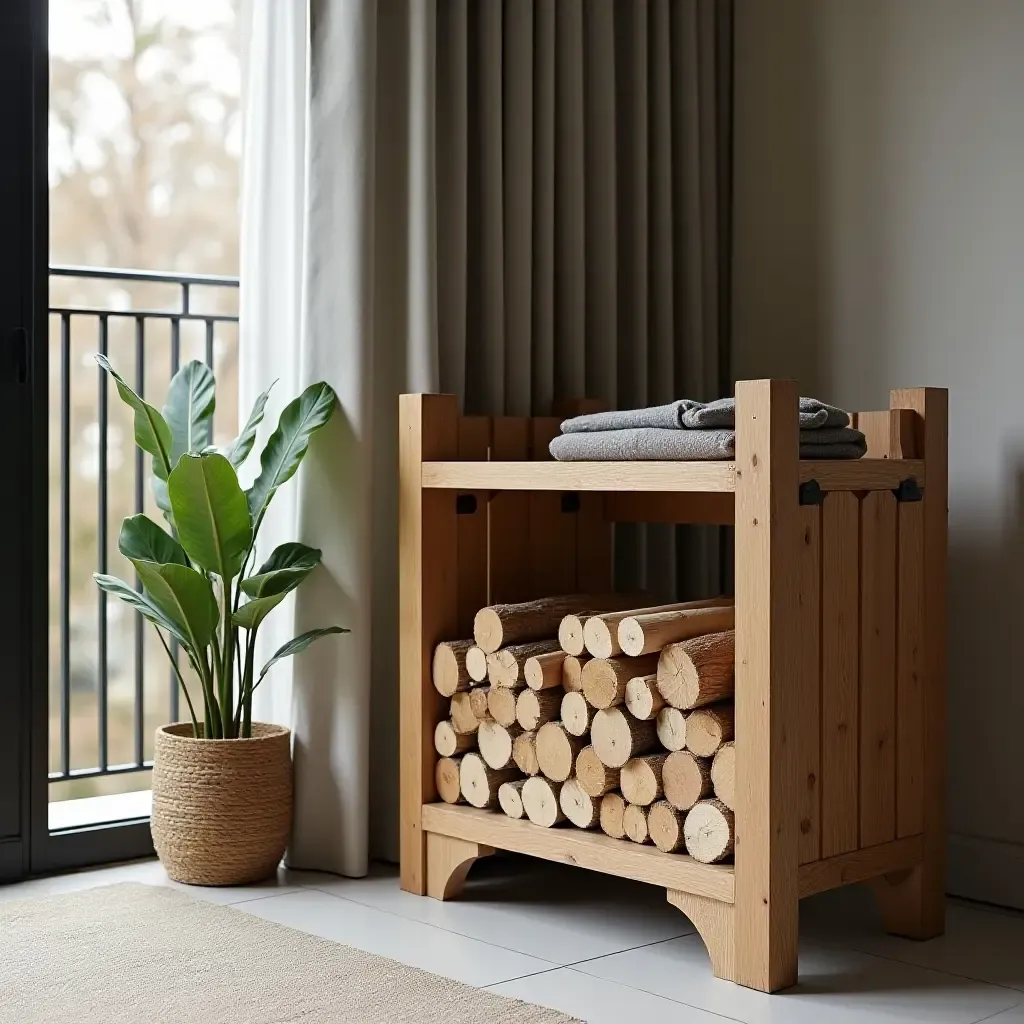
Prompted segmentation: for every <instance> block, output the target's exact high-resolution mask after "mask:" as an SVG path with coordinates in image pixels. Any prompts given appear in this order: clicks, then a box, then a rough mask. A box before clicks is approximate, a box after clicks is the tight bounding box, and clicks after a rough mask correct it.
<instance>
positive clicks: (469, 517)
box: [457, 416, 491, 636]
mask: <svg viewBox="0 0 1024 1024" xmlns="http://www.w3.org/2000/svg"><path fill="white" fill-rule="evenodd" d="M458 440H459V460H460V461H462V462H485V461H486V460H487V454H488V451H489V449H490V445H491V420H490V417H489V416H460V417H459V439H458ZM470 493H471V494H472V496H473V498H474V499H475V500H476V510H475V511H474V512H471V513H470V512H464V513H462V514H460V515H459V517H458V520H457V523H458V533H459V541H458V549H459V626H458V634H459V636H472V635H473V616H474V615H475V614H476V613H477V610H478V609H480V608H483V607H484V606H485V605H487V604H488V603H489V601H488V597H487V499H488V492H487V491H472V492H470Z"/></svg>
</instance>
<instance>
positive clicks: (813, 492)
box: [800, 480, 825, 505]
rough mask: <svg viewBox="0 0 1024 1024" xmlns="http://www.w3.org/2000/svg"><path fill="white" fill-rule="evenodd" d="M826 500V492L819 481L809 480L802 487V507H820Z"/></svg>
mask: <svg viewBox="0 0 1024 1024" xmlns="http://www.w3.org/2000/svg"><path fill="white" fill-rule="evenodd" d="M824 500H825V492H824V491H823V490H822V489H821V485H820V484H819V483H818V481H817V480H808V481H806V482H805V483H802V484H801V485H800V504H801V505H820V504H821V503H822V502H823V501H824Z"/></svg>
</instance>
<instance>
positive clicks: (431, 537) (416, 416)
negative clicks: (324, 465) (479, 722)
mask: <svg viewBox="0 0 1024 1024" xmlns="http://www.w3.org/2000/svg"><path fill="white" fill-rule="evenodd" d="M457 452H458V405H457V403H456V399H455V397H454V396H453V395H402V396H400V398H399V424H398V465H399V482H398V548H399V559H398V561H399V647H400V656H399V663H400V667H399V698H398V699H399V733H400V742H399V787H400V797H399V850H400V859H401V884H402V888H403V889H405V890H406V891H407V892H413V893H417V894H419V895H423V894H425V893H426V891H427V862H426V861H427V844H426V836H425V835H424V832H423V827H422V820H421V817H422V808H423V804H425V803H429V802H431V801H432V800H434V799H436V793H435V789H434V774H433V760H434V752H433V741H432V735H433V728H434V723H435V722H436V721H437V719H438V717H439V710H440V709H439V703H440V699H441V698H440V696H439V695H438V693H437V691H435V690H434V687H433V683H432V682H431V678H430V672H431V654H432V651H433V647H434V645H435V644H436V643H437V641H438V640H440V639H442V638H444V637H450V636H454V635H455V627H456V624H457V620H458V580H457V574H456V565H457V525H456V511H455V497H456V495H455V492H454V491H447V490H426V489H424V488H423V486H422V465H423V463H424V462H425V461H433V460H443V459H454V458H455V457H456V455H457Z"/></svg>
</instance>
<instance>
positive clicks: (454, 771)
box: [434, 757, 463, 804]
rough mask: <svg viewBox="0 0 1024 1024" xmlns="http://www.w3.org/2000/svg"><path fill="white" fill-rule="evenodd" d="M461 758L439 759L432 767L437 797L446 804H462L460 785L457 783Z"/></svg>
mask: <svg viewBox="0 0 1024 1024" xmlns="http://www.w3.org/2000/svg"><path fill="white" fill-rule="evenodd" d="M461 763H462V758H461V757H439V758H438V759H437V764H436V765H434V784H435V786H436V787H437V795H438V796H439V797H440V798H441V799H442V800H443V801H444V802H445V803H446V804H457V803H462V801H463V796H462V784H461V782H460V781H459V765H460V764H461Z"/></svg>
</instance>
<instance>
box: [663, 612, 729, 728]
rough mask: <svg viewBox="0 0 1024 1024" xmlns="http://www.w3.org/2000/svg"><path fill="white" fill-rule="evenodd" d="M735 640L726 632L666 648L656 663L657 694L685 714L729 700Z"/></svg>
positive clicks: (684, 641) (697, 637)
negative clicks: (703, 706)
mask: <svg viewBox="0 0 1024 1024" xmlns="http://www.w3.org/2000/svg"><path fill="white" fill-rule="evenodd" d="M735 636H736V634H735V632H734V631H733V630H727V631H726V632H724V633H710V634H708V636H695V637H694V638H693V639H692V640H683V641H682V642H681V643H678V644H669V646H668V647H666V648H665V649H664V650H663V651H662V652H661V657H660V658H659V659H658V690H659V692H660V693H661V695H662V697H664V698H665V702H666V703H667V704H671V705H672V707H674V708H683V709H684V710H685V709H688V708H696V707H701V706H702V705H704V704H714V703H715V701H719V700H725V699H726V698H727V697H731V696H732V694H733V687H734V679H735V674H734V671H733V647H734V641H735Z"/></svg>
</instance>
